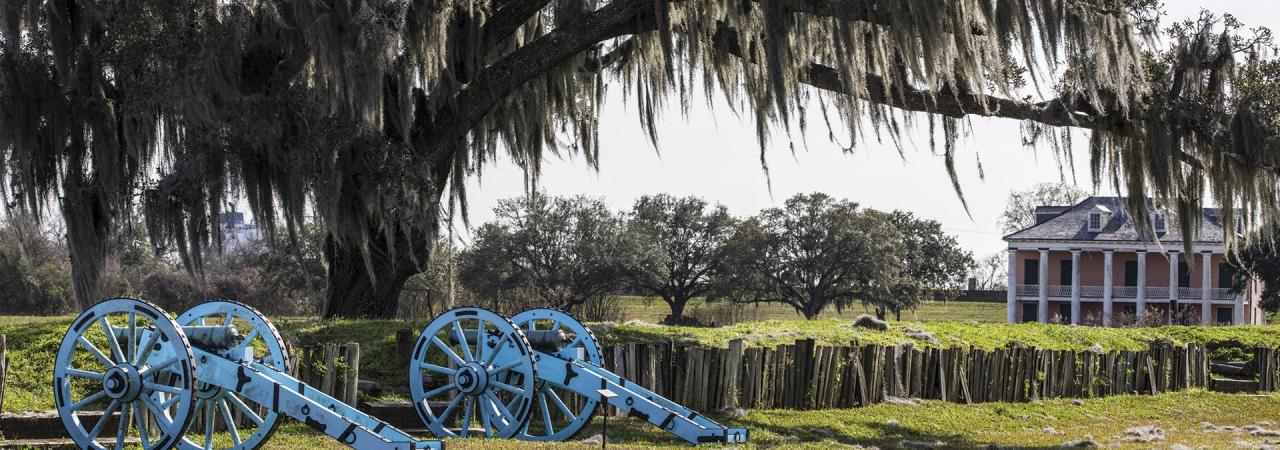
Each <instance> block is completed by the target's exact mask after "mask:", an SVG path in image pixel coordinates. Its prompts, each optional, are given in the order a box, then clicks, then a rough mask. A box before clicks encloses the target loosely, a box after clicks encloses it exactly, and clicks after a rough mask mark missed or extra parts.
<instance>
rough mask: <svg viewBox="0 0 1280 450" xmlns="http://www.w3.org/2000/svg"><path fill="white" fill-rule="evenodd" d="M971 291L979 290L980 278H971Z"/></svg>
mask: <svg viewBox="0 0 1280 450" xmlns="http://www.w3.org/2000/svg"><path fill="white" fill-rule="evenodd" d="M969 290H970V291H976V290H978V278H977V277H969Z"/></svg>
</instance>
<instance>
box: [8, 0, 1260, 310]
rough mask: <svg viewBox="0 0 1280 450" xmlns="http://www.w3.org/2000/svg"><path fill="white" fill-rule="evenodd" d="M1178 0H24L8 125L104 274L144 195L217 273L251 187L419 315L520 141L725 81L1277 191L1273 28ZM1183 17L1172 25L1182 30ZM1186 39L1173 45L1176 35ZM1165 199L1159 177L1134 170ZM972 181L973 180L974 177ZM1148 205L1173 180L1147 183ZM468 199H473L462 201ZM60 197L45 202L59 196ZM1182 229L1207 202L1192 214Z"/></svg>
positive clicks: (950, 135)
mask: <svg viewBox="0 0 1280 450" xmlns="http://www.w3.org/2000/svg"><path fill="white" fill-rule="evenodd" d="M1156 10H1157V6H1156V2H1155V1H1153V0H750V1H739V0H686V1H670V0H609V1H607V2H605V1H599V0H557V1H555V2H552V1H549V0H366V1H357V0H317V1H307V2H295V1H286V0H252V1H251V0H231V1H227V0H203V1H196V0H188V1H172V0H138V1H100V0H8V1H5V2H3V3H2V4H0V152H3V156H4V157H3V161H4V162H5V164H4V167H3V168H0V169H2V170H3V175H4V177H5V187H6V188H5V189H4V190H3V193H4V194H5V196H7V197H8V198H9V199H10V201H12V202H14V203H15V204H18V205H21V207H22V208H25V209H28V210H35V211H39V210H43V209H45V208H49V207H56V208H57V210H58V211H59V212H60V213H61V215H62V217H63V220H64V221H65V222H66V227H67V237H68V248H69V251H70V253H71V256H72V258H71V259H72V263H73V278H74V286H75V291H76V297H77V299H78V300H79V301H80V302H81V303H82V304H84V303H87V302H89V301H92V300H93V299H94V298H97V297H99V296H101V295H102V294H103V288H102V286H101V284H102V283H101V279H100V278H101V273H102V268H103V265H104V264H105V260H106V256H107V255H108V254H109V252H111V251H112V248H111V243H110V240H109V239H108V237H109V236H110V233H111V231H112V229H113V228H116V227H118V226H119V223H120V220H121V218H122V217H128V216H130V215H134V214H137V213H138V212H143V213H145V214H146V216H147V218H148V219H147V221H148V224H149V227H148V228H149V231H150V234H151V236H152V241H153V244H154V245H156V246H157V247H160V248H163V249H166V250H167V249H174V250H176V251H177V253H178V254H180V255H181V258H182V260H183V262H184V264H185V265H186V266H187V268H188V269H189V270H190V271H191V272H192V273H194V274H199V273H201V271H202V264H203V262H202V261H203V255H204V254H205V253H207V252H208V251H209V250H210V249H215V250H216V249H217V248H218V247H219V245H218V242H217V240H218V235H217V233H212V232H210V225H211V222H212V221H213V219H212V218H216V217H217V215H218V213H219V212H220V211H221V208H222V207H223V205H224V204H226V203H227V202H228V201H229V200H231V199H233V198H237V197H243V198H247V199H248V201H249V203H250V206H251V209H252V210H253V213H254V215H255V216H256V217H257V218H258V222H259V223H260V224H263V227H264V228H265V229H266V230H267V231H274V230H276V229H277V228H280V229H283V230H284V231H285V232H286V236H287V237H288V238H290V239H294V238H296V237H295V236H296V235H297V231H296V230H297V229H298V227H300V226H301V224H302V223H303V218H304V215H305V214H310V213H312V212H314V214H315V215H316V216H317V217H318V219H319V221H320V222H321V224H322V226H323V227H324V229H325V230H326V232H327V237H326V245H325V255H326V259H327V264H328V266H327V269H328V278H329V280H328V281H329V283H328V293H327V297H328V299H327V307H326V310H325V314H326V315H328V316H380V317H387V316H390V315H393V314H395V311H396V306H397V305H396V303H397V301H398V298H399V294H400V291H401V289H402V287H403V285H404V282H405V280H407V279H408V278H409V277H411V276H413V275H414V274H416V273H418V272H420V271H421V270H423V268H424V267H425V264H426V261H427V260H428V259H429V258H430V257H431V250H430V249H431V248H432V245H431V244H432V243H433V242H435V239H436V237H437V235H438V234H439V227H440V222H441V220H443V219H444V218H446V217H451V216H452V215H453V214H452V211H455V210H456V211H460V212H461V213H462V214H464V215H465V211H466V195H465V194H466V193H465V189H464V187H465V183H464V181H465V180H466V179H467V177H468V176H470V175H473V174H475V173H477V172H478V171H480V170H481V169H482V168H483V167H484V166H485V165H486V164H488V163H490V162H491V161H493V160H495V159H496V158H497V157H498V155H499V153H505V154H506V156H507V157H508V158H510V159H511V160H514V161H516V163H517V164H520V165H522V166H523V167H525V168H526V169H527V171H528V175H529V177H530V180H531V181H533V182H535V183H536V180H537V176H538V174H539V171H538V168H539V166H540V162H541V161H542V159H543V158H544V156H546V154H547V153H548V152H551V153H557V152H558V153H562V154H576V155H581V157H583V158H584V159H585V160H586V161H587V162H588V164H589V165H591V166H594V165H595V163H596V161H597V156H598V152H599V148H598V145H597V142H598V139H597V136H596V131H597V129H598V121H597V117H598V109H599V105H600V104H601V102H602V101H603V99H604V98H605V95H606V92H608V91H609V90H610V89H608V88H613V90H614V91H622V92H624V93H626V94H627V95H628V96H629V97H630V98H632V99H633V100H634V101H633V102H632V103H631V104H634V105H635V106H636V107H637V108H638V110H639V112H640V117H641V126H642V127H643V128H644V129H645V130H646V131H647V133H648V134H649V136H650V137H651V139H653V140H655V141H657V139H658V138H659V134H660V133H659V130H658V128H657V126H656V124H657V121H656V117H657V116H658V115H659V113H660V112H662V111H663V110H664V108H666V107H668V106H678V107H679V108H680V109H681V110H685V109H687V107H688V106H689V105H690V104H691V103H692V102H693V101H695V100H696V97H697V93H698V92H702V93H703V96H704V97H706V98H710V97H712V96H723V97H724V99H725V100H726V101H727V102H728V103H729V104H730V105H731V106H733V107H734V108H735V110H737V111H741V112H745V113H746V114H747V115H749V116H751V117H753V118H754V119H755V121H756V124H757V130H758V131H757V134H758V135H759V140H760V141H761V144H762V145H761V148H762V149H763V148H765V145H764V144H765V143H766V140H767V139H768V138H769V137H770V136H783V138H784V139H785V138H787V137H789V136H790V135H791V134H792V132H793V131H794V130H795V129H797V128H799V129H801V131H803V128H805V127H806V126H807V124H811V123H814V122H815V121H814V120H813V119H815V118H816V117H815V114H814V112H815V111H816V112H818V113H819V114H818V116H820V117H821V118H822V119H823V122H824V123H825V124H826V125H827V126H828V127H829V128H830V129H831V135H832V136H833V139H834V138H835V136H837V135H841V134H843V135H845V136H848V139H846V140H845V141H844V142H843V144H845V145H850V146H854V145H860V144H862V142H863V141H866V140H868V139H882V138H885V137H888V139H889V140H891V141H892V142H894V143H900V142H902V137H903V135H904V134H905V133H909V132H910V130H911V129H912V128H913V127H918V126H920V125H925V126H927V128H928V130H929V132H930V133H931V134H933V135H934V136H936V137H937V139H934V140H931V141H935V142H939V145H938V146H937V147H938V152H939V153H941V154H942V157H943V159H944V162H945V164H946V167H947V168H948V169H947V170H948V172H949V173H950V175H951V177H952V180H953V184H955V185H956V189H957V191H959V183H958V181H956V180H957V177H956V174H955V173H954V159H955V145H954V142H955V140H956V138H957V137H958V135H959V134H960V130H961V129H962V128H963V126H964V123H963V121H964V119H965V118H967V117H973V116H985V117H1000V118H1008V119H1014V120H1020V121H1022V123H1023V130H1024V134H1025V136H1024V140H1025V141H1026V142H1027V143H1029V144H1032V145H1044V146H1048V147H1051V148H1054V149H1055V151H1057V152H1059V153H1060V154H1062V155H1067V156H1069V155H1072V154H1073V153H1072V152H1071V146H1070V145H1069V141H1070V139H1069V138H1070V136H1071V133H1070V132H1069V131H1066V130H1070V129H1078V130H1084V131H1086V132H1088V133H1089V138H1088V155H1089V158H1090V161H1091V166H1092V172H1093V173H1092V178H1093V181H1094V182H1095V183H1103V182H1110V183H1112V184H1114V185H1116V186H1117V187H1123V188H1125V190H1127V192H1130V193H1135V194H1139V193H1141V194H1150V195H1152V196H1154V197H1157V198H1159V199H1161V201H1162V202H1165V203H1168V204H1167V205H1162V206H1164V207H1166V208H1170V209H1174V208H1176V209H1177V210H1179V212H1180V213H1179V214H1178V217H1180V218H1183V219H1182V220H1198V218H1199V217H1200V215H1199V214H1189V213H1188V212H1190V211H1195V210H1197V209H1198V208H1199V207H1201V205H1202V204H1203V203H1205V202H1206V201H1209V200H1212V201H1213V202H1215V203H1217V204H1219V205H1223V206H1224V207H1225V209H1224V218H1225V219H1227V220H1228V222H1230V221H1232V220H1234V217H1237V216H1242V217H1245V218H1248V219H1254V218H1256V217H1275V216H1276V215H1277V208H1276V207H1275V205H1276V204H1277V203H1280V202H1277V201H1276V197H1277V196H1276V193H1277V192H1276V182H1275V177H1276V175H1277V172H1280V152H1278V151H1277V142H1278V141H1280V139H1277V129H1280V124H1278V123H1277V121H1276V117H1277V109H1278V106H1277V105H1278V104H1280V101H1278V100H1277V98H1276V97H1277V96H1276V95H1275V92H1276V90H1277V86H1278V85H1280V76H1278V75H1277V71H1276V70H1275V64H1274V61H1266V60H1263V59H1262V58H1261V57H1260V55H1261V50H1262V48H1263V47H1267V46H1271V45H1272V43H1271V41H1270V36H1269V34H1268V33H1264V32H1262V30H1249V29H1246V28H1243V27H1242V26H1241V24H1239V23H1238V22H1237V21H1235V19H1232V18H1228V19H1225V20H1220V19H1217V18H1213V17H1210V16H1204V17H1202V18H1201V19H1200V20H1197V21H1192V22H1188V23H1185V24H1179V26H1176V27H1172V28H1171V29H1170V30H1169V32H1168V33H1165V34H1163V35H1160V34H1159V33H1158V26H1157V24H1156V23H1155V21H1154V18H1155V17H1158V16H1157V15H1156V14H1155V13H1156ZM1162 37H1163V39H1161V38H1162ZM1161 42H1168V43H1169V45H1168V46H1167V47H1159V45H1160V43H1161ZM1133 197H1134V198H1135V199H1140V197H1141V195H1134V196H1133ZM962 198H963V197H962ZM1130 206H1131V209H1134V210H1135V211H1134V214H1135V215H1136V216H1138V217H1137V219H1138V220H1137V223H1146V220H1143V219H1144V217H1145V214H1146V208H1147V206H1146V205H1145V204H1144V203H1143V202H1140V201H1135V203H1134V204H1132V205H1130ZM446 211H448V212H446ZM37 215H39V214H37ZM1182 228H1183V229H1194V227H1190V226H1188V224H1183V227H1182Z"/></svg>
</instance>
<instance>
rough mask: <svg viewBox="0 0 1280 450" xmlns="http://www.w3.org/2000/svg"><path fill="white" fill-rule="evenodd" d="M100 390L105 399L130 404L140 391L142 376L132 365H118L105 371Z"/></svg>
mask: <svg viewBox="0 0 1280 450" xmlns="http://www.w3.org/2000/svg"><path fill="white" fill-rule="evenodd" d="M102 390H103V391H104V392H106V393H107V397H110V398H111V399H114V400H119V401H121V402H125V403H128V402H131V401H133V400H134V399H136V398H138V393H139V392H141V391H142V376H141V375H139V374H138V368H137V367H134V366H133V365H132V364H128V363H124V364H119V365H117V366H115V367H112V368H111V369H109V370H107V373H106V374H104V375H103V377H102Z"/></svg>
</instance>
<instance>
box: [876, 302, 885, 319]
mask: <svg viewBox="0 0 1280 450" xmlns="http://www.w3.org/2000/svg"><path fill="white" fill-rule="evenodd" d="M884 316H885V308H884V305H876V318H877V319H880V320H884Z"/></svg>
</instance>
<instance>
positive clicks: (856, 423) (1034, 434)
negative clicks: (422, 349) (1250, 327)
mask: <svg viewBox="0 0 1280 450" xmlns="http://www.w3.org/2000/svg"><path fill="white" fill-rule="evenodd" d="M1277 417H1280V397H1277V396H1263V397H1249V396H1238V395H1228V394H1216V393H1209V392H1183V393H1174V394H1163V395H1159V396H1154V397H1152V396H1116V397H1109V398H1104V399H1091V400H1085V401H1083V402H1082V403H1081V404H1079V405H1076V404H1073V403H1072V402H1071V401H1070V400H1052V401H1044V402H1036V403H1024V404H1009V403H988V404H979V405H959V404H950V403H943V402H937V401H926V402H922V403H921V404H920V405H918V406H907V405H889V404H881V405H876V406H871V407H867V408H858V409H843V410H821V411H789V410H753V411H749V412H748V414H747V415H746V416H745V417H742V418H738V419H727V420H724V421H723V422H726V423H729V424H732V425H737V426H745V427H748V428H750V429H751V443H750V444H749V445H746V446H737V447H736V448H809V449H832V448H849V447H851V446H854V445H862V446H878V447H881V448H902V444H903V441H904V440H905V441H912V442H928V443H931V444H933V445H936V446H937V447H938V448H989V447H988V446H998V447H999V448H1028V449H1032V448H1057V447H1059V446H1060V445H1062V444H1064V443H1067V442H1071V441H1078V440H1082V439H1085V438H1086V437H1090V438H1092V439H1093V440H1094V441H1095V442H1096V443H1097V444H1098V445H1100V446H1102V447H1106V448H1122V449H1138V448H1153V447H1158V448H1169V447H1171V446H1173V445H1176V444H1181V445H1185V446H1188V447H1191V448H1240V447H1251V448H1257V447H1258V446H1259V445H1260V444H1263V443H1264V441H1265V440H1266V439H1268V438H1264V437H1255V436H1253V435H1252V434H1251V433H1249V432H1245V431H1242V430H1241V427H1243V426H1246V425H1253V424H1258V423H1259V422H1263V423H1264V425H1262V427H1263V428H1265V429H1268V430H1271V429H1275V428H1276V425H1265V422H1267V421H1272V422H1274V421H1276V418H1277ZM1202 422H1208V423H1210V424H1212V425H1214V426H1218V427H1222V426H1231V427H1235V430H1230V431H1224V430H1208V429H1206V427H1205V426H1204V425H1202ZM599 425H600V421H599V420H598V419H597V420H596V422H595V423H593V424H592V426H591V427H589V428H588V429H584V430H583V431H582V433H580V434H579V435H578V438H579V439H581V438H586V437H588V436H592V435H595V434H598V433H599ZM1144 426H1153V427H1157V428H1160V429H1161V430H1163V433H1161V434H1159V435H1158V436H1160V437H1161V439H1159V440H1153V441H1150V442H1135V441H1132V439H1133V438H1134V436H1130V435H1128V434H1126V430H1128V429H1130V428H1133V427H1144ZM609 431H610V437H611V440H612V439H616V440H617V441H615V443H613V444H611V445H610V446H609V447H611V448H619V449H642V448H644V449H648V448H672V449H675V448H690V447H689V446H688V445H687V444H685V443H683V441H678V440H676V439H674V438H673V437H671V436H669V435H667V434H665V433H662V432H661V431H658V430H657V429H656V428H654V427H652V426H650V425H648V424H645V423H642V422H640V421H637V420H630V419H626V420H610V421H609ZM1270 439H1272V440H1274V439H1275V438H1270ZM447 447H448V448H449V449H450V450H456V449H476V450H481V449H483V450H505V449H525V448H546V449H581V448H590V447H587V446H585V445H584V444H582V443H581V442H577V441H573V442H565V443H558V444H533V443H527V442H518V441H510V440H486V439H464V440H451V441H449V442H448V444H447ZM265 448H271V449H293V448H323V449H341V448H346V447H344V446H342V445H340V444H338V443H336V442H334V441H333V440H330V439H327V438H325V437H323V436H320V435H318V434H316V433H315V432H314V431H312V430H310V429H308V428H306V427H305V426H302V425H299V424H297V423H296V422H295V423H290V424H288V425H286V426H284V427H282V428H281V430H280V431H278V432H277V433H276V434H275V436H274V438H273V439H272V440H271V441H269V443H268V444H267V445H266V447H265Z"/></svg>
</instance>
